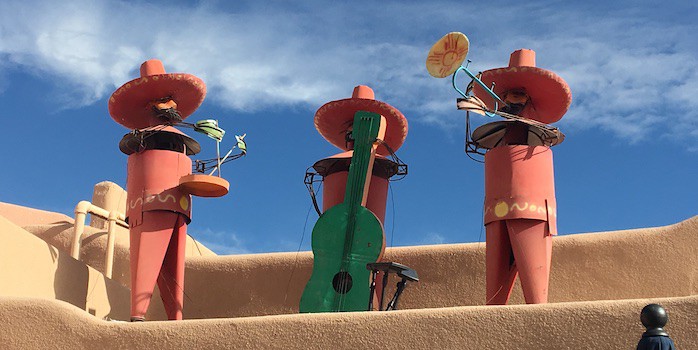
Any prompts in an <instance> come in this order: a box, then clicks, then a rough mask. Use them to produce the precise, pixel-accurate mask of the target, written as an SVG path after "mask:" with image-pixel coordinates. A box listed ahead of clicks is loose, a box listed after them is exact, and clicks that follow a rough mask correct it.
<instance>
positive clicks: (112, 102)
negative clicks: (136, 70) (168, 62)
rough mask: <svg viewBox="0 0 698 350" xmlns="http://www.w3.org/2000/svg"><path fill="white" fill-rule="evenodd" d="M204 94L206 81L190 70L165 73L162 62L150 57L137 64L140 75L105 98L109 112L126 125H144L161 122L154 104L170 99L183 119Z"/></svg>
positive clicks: (144, 126)
mask: <svg viewBox="0 0 698 350" xmlns="http://www.w3.org/2000/svg"><path fill="white" fill-rule="evenodd" d="M205 96H206V84H204V82H203V81H202V80H201V79H199V78H197V77H195V76H193V75H191V74H184V73H166V72H165V68H164V66H163V65H162V62H160V61H159V60H155V59H153V60H148V61H146V62H145V63H143V64H142V65H141V76H140V78H137V79H134V80H131V81H129V82H127V83H126V84H124V85H122V86H121V87H120V88H118V89H117V90H116V91H114V93H113V94H112V95H111V97H110V98H109V114H110V115H111V117H112V118H113V119H114V120H115V121H116V122H117V123H119V124H121V125H123V126H125V127H127V128H129V129H144V128H147V127H151V126H155V125H160V124H162V120H161V119H159V118H157V117H156V116H155V114H154V113H153V110H152V108H153V106H154V104H156V103H169V101H170V100H171V101H173V102H174V105H176V106H177V111H179V113H180V115H181V116H182V118H183V119H184V118H187V117H188V116H189V115H191V114H192V113H194V111H195V110H196V109H197V108H198V107H199V106H200V105H201V103H202V102H203V101H204V97H205ZM163 99H166V100H163Z"/></svg>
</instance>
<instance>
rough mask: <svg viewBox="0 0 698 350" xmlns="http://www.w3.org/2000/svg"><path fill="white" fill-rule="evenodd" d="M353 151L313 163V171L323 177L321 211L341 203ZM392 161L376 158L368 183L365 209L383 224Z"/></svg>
mask: <svg viewBox="0 0 698 350" xmlns="http://www.w3.org/2000/svg"><path fill="white" fill-rule="evenodd" d="M352 152H353V151H347V152H343V153H339V154H336V155H334V156H332V157H330V158H326V159H323V160H321V161H319V162H317V163H315V166H314V167H315V169H316V170H318V172H319V173H320V175H322V176H323V180H322V183H323V184H322V211H323V212H324V211H326V210H327V209H329V208H332V207H333V206H335V205H337V204H339V203H342V202H343V201H344V196H345V194H346V188H347V178H348V177H349V167H348V164H349V163H350V162H351V157H352V154H353V153H352ZM329 161H331V162H334V163H333V164H332V165H330V166H328V167H327V168H326V169H321V168H322V166H319V164H321V163H322V162H329ZM393 164H395V163H393V162H392V161H390V160H388V159H386V158H383V157H380V156H376V160H375V161H374V165H373V174H372V175H371V181H370V183H369V189H368V198H367V200H366V208H368V210H370V211H371V212H373V214H374V215H376V217H377V218H378V219H379V220H380V221H381V223H383V224H385V208H386V204H387V201H388V185H389V178H390V177H391V176H393V175H394V174H395V172H394V171H392V167H391V165H393Z"/></svg>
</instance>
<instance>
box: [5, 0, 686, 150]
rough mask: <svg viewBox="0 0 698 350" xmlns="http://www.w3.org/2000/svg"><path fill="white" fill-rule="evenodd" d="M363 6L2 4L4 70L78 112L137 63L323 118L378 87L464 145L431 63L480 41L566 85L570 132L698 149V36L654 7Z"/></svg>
mask: <svg viewBox="0 0 698 350" xmlns="http://www.w3.org/2000/svg"><path fill="white" fill-rule="evenodd" d="M364 5H365V6H358V5H354V4H334V5H333V6H331V7H328V6H319V5H318V4H313V3H309V4H306V3H303V4H295V3H294V4H289V3H286V2H280V3H271V2H263V3H257V2H249V3H245V2H243V3H240V4H236V5H234V6H237V8H235V9H222V8H218V7H212V6H213V5H209V4H207V3H205V2H204V3H202V4H197V5H188V6H185V5H179V6H168V7H167V8H162V7H159V6H157V5H150V4H145V3H140V2H138V3H124V2H117V1H108V0H102V1H72V2H69V3H60V4H58V3H54V2H48V1H33V2H31V1H22V2H19V1H4V2H2V3H1V4H0V76H2V74H3V73H2V70H3V69H8V68H7V67H16V68H19V69H22V70H24V71H26V72H30V73H32V74H35V75H38V76H45V77H47V78H48V79H49V80H50V81H53V82H54V84H55V85H56V95H55V96H53V98H56V99H59V100H60V102H62V103H61V104H62V105H68V107H79V106H84V105H88V104H91V103H93V102H94V101H96V100H97V99H100V98H104V97H105V96H108V95H109V94H110V93H111V92H112V91H113V90H114V89H116V88H117V87H118V86H120V85H121V84H123V83H124V82H126V81H128V80H130V79H132V78H135V76H136V75H137V74H138V65H139V63H140V62H142V61H144V60H146V59H149V58H153V57H157V58H160V59H162V60H163V61H164V62H165V66H166V68H167V69H168V70H169V71H183V72H188V73H192V74H196V75H198V76H200V77H201V78H202V79H204V80H205V81H206V83H207V85H208V90H209V99H210V101H212V103H216V104H219V105H221V106H224V107H226V108H229V109H233V110H237V111H253V110H262V109H280V108H288V107H299V108H307V109H308V110H312V109H314V108H316V107H317V106H319V105H321V104H322V103H325V102H327V101H329V100H333V99H339V98H345V97H348V96H349V94H350V93H351V89H352V87H353V86H354V85H357V84H368V85H370V86H372V87H373V88H374V89H375V90H376V96H377V98H379V99H382V100H384V101H386V102H388V103H390V104H392V105H394V106H396V107H398V108H400V109H401V110H402V111H403V112H404V113H405V114H406V115H407V116H408V118H410V120H411V121H413V122H414V121H420V122H422V123H426V124H432V125H437V126H439V127H443V128H454V130H457V131H454V132H458V133H461V132H462V114H461V113H458V112H457V111H455V108H454V104H455V103H454V99H455V97H456V93H455V92H454V91H453V90H452V89H451V88H450V87H449V84H448V81H447V79H444V80H437V79H433V78H431V77H429V76H428V75H427V74H426V71H425V69H424V66H423V64H424V59H425V55H426V52H427V51H428V48H429V46H430V45H431V44H432V43H433V41H434V40H436V39H437V38H438V37H440V36H441V35H443V34H445V32H447V31H450V30H461V31H468V30H470V31H471V32H468V33H467V34H468V35H469V37H470V39H471V50H470V54H469V58H472V59H473V60H475V62H474V63H473V70H484V69H489V68H495V67H500V66H503V65H506V63H507V61H508V55H509V53H510V52H511V51H513V50H514V49H517V48H520V47H529V48H532V49H534V50H536V51H537V53H538V65H539V66H541V67H544V68H549V69H551V70H554V71H556V72H557V73H558V74H560V75H561V76H562V77H564V78H565V79H566V80H567V81H568V82H569V84H570V86H571V88H572V91H573V96H574V103H573V106H572V108H571V110H570V112H569V113H568V115H567V116H566V117H565V118H564V119H563V120H562V121H561V122H560V126H561V127H563V128H571V129H574V128H579V129H589V128H593V129H600V130H605V131H607V132H610V133H612V134H614V135H617V136H619V137H621V138H624V139H626V140H628V141H630V142H638V141H642V140H645V139H647V137H648V136H649V135H650V134H652V135H657V134H659V135H660V136H664V137H667V138H669V137H671V138H672V139H676V140H677V141H679V142H684V143H686V144H687V148H696V147H697V146H696V145H697V144H698V137H697V136H696V135H693V134H692V133H691V131H692V130H695V129H696V123H697V120H698V113H697V112H696V108H695V107H696V105H697V104H698V102H696V100H695V98H694V95H695V92H696V91H698V90H697V89H698V86H697V85H696V84H698V83H696V81H697V80H698V73H697V71H698V69H697V68H696V67H697V66H698V64H697V63H698V62H697V59H696V49H695V47H694V45H693V44H692V41H691V39H692V37H691V36H690V35H686V33H691V32H695V30H696V27H695V24H691V23H690V22H686V23H688V24H677V23H674V22H663V21H662V20H661V18H660V17H658V16H657V15H656V14H655V12H654V11H653V10H652V8H649V7H648V8H646V9H644V8H641V7H632V8H627V9H624V11H620V10H618V11H616V12H603V11H596V10H593V11H592V10H591V9H589V8H584V7H582V6H581V5H580V6H576V5H561V4H558V5H556V6H554V7H552V6H548V5H543V4H542V3H541V4H539V3H526V4H523V5H511V4H509V5H507V6H499V5H492V4H485V5H472V4H469V5H468V6H469V8H468V11H465V10H462V7H463V4H462V3H448V2H440V3H432V2H430V3H429V4H428V5H426V4H421V3H419V2H416V3H402V2H400V3H395V4H384V5H380V6H377V5H369V4H364ZM216 6H217V5H216ZM575 6H576V7H575ZM7 84H8V83H5V84H4V87H5V88H8V86H7ZM10 84H11V83H10ZM2 87H3V85H2V84H0V89H1V88H2ZM0 92H1V90H0Z"/></svg>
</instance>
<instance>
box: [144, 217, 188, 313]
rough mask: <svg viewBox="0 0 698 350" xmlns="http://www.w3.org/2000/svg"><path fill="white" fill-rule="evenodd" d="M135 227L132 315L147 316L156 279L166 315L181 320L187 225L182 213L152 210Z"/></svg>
mask: <svg viewBox="0 0 698 350" xmlns="http://www.w3.org/2000/svg"><path fill="white" fill-rule="evenodd" d="M143 218H144V220H143V224H142V225H139V226H137V227H132V228H131V230H130V236H131V248H130V254H131V255H130V256H131V317H145V314H146V312H147V311H148V306H149V305H150V300H151V298H152V296H153V289H154V288H155V283H156V282H157V284H158V287H159V289H160V297H161V298H162V302H163V305H164V306H165V312H166V313H167V318H168V319H170V320H181V319H182V308H183V302H184V252H185V249H184V248H185V244H186V236H187V226H186V223H185V220H184V217H183V216H182V215H181V214H178V213H173V212H169V211H162V210H158V211H149V212H146V213H144V214H143Z"/></svg>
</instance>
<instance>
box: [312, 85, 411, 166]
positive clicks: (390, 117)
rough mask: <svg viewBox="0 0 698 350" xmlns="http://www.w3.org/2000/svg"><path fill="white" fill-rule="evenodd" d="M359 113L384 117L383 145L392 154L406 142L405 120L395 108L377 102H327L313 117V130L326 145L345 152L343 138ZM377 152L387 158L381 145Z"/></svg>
mask: <svg viewBox="0 0 698 350" xmlns="http://www.w3.org/2000/svg"><path fill="white" fill-rule="evenodd" d="M358 111H365V112H371V113H378V114H380V115H382V116H383V117H385V121H386V130H385V140H383V141H385V143H386V144H388V146H390V148H391V149H392V150H393V152H395V151H397V150H398V148H400V147H401V146H402V144H403V143H404V142H405V138H406V137H407V119H406V118H405V116H404V115H403V114H402V113H401V112H400V111H398V110H397V109H396V108H395V107H393V106H391V105H389V104H387V103H385V102H382V101H378V100H371V99H363V98H347V99H343V100H337V101H332V102H328V103H326V104H324V105H323V106H322V107H320V109H318V110H317V112H316V113H315V128H316V129H317V130H318V131H319V132H320V135H322V137H324V138H325V139H326V140H327V141H328V142H330V143H331V144H333V145H335V146H337V147H338V148H340V149H342V150H345V151H348V150H349V149H348V148H347V144H346V140H345V135H346V131H347V129H348V128H349V127H350V126H351V125H352V124H353V122H354V114H356V112H358ZM376 152H377V153H379V154H383V155H388V154H390V152H389V151H388V149H387V148H385V147H384V146H383V145H381V146H379V147H378V149H377V151H376Z"/></svg>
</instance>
